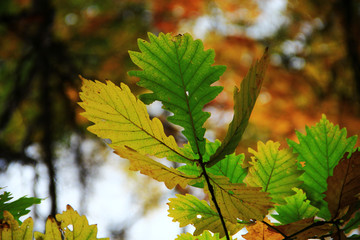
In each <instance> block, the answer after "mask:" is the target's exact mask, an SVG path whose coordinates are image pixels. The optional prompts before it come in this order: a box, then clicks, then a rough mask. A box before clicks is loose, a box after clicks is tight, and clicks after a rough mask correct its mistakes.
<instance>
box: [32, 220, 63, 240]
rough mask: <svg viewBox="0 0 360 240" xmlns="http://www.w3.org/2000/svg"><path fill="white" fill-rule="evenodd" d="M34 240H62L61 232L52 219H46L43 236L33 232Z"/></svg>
mask: <svg viewBox="0 0 360 240" xmlns="http://www.w3.org/2000/svg"><path fill="white" fill-rule="evenodd" d="M34 235H35V239H36V240H62V238H61V231H60V229H59V226H58V224H57V222H56V220H55V219H54V218H53V217H48V219H47V220H46V224H45V234H44V233H40V232H35V234H34Z"/></svg>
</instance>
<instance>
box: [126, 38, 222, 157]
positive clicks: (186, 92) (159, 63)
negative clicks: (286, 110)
mask: <svg viewBox="0 0 360 240" xmlns="http://www.w3.org/2000/svg"><path fill="white" fill-rule="evenodd" d="M148 36H149V39H150V42H146V41H144V40H141V39H140V40H139V41H138V45H139V49H140V50H141V52H133V51H130V52H129V53H130V57H131V59H132V61H133V62H134V63H135V64H136V65H137V66H139V67H140V68H141V69H143V71H130V72H129V75H130V76H136V77H139V78H140V81H139V82H138V85H140V86H142V87H145V88H147V89H149V90H151V91H152V93H146V94H143V95H141V96H140V99H141V100H143V101H144V103H146V104H149V103H151V102H153V101H155V100H159V101H161V102H162V104H163V106H164V108H165V109H166V110H168V111H170V112H172V113H174V115H173V116H170V117H168V120H169V121H170V122H172V123H174V124H177V125H179V126H181V127H183V128H184V131H183V134H184V135H185V137H186V138H187V139H188V141H189V143H190V145H191V147H192V149H193V151H194V153H201V154H202V153H204V151H205V139H204V133H205V129H204V128H203V127H202V126H203V124H204V122H205V121H206V120H207V119H208V118H209V116H210V113H208V112H203V111H202V109H203V107H204V105H205V104H207V103H208V102H210V101H211V100H213V99H214V98H215V97H216V96H217V95H218V94H219V93H220V92H221V91H222V87H219V86H210V85H211V84H212V83H214V82H215V81H217V80H218V79H219V77H220V76H221V75H222V74H223V72H224V71H225V69H226V67H225V66H211V65H212V64H213V63H214V57H215V53H214V51H213V50H207V51H204V46H203V44H202V42H201V41H200V40H195V41H194V40H193V39H192V37H191V36H190V34H185V35H178V36H176V37H172V36H171V34H166V35H165V34H163V33H160V34H159V36H158V37H156V36H155V35H153V34H151V33H149V35H148Z"/></svg>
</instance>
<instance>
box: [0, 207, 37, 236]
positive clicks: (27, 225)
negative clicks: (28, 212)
mask: <svg viewBox="0 0 360 240" xmlns="http://www.w3.org/2000/svg"><path fill="white" fill-rule="evenodd" d="M1 214H3V217H2V220H1V221H0V239H4V240H7V239H14V240H32V239H33V227H34V222H33V220H32V218H31V217H29V218H27V219H26V220H25V221H24V222H23V223H22V224H21V225H20V226H19V222H18V220H16V219H15V218H14V216H13V215H12V214H11V213H10V212H8V211H4V212H3V211H1Z"/></svg>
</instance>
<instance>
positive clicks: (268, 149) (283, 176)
mask: <svg viewBox="0 0 360 240" xmlns="http://www.w3.org/2000/svg"><path fill="white" fill-rule="evenodd" d="M279 147H280V143H278V142H273V141H268V142H266V144H264V143H263V142H260V141H259V142H258V144H257V151H255V150H254V149H251V148H249V153H252V154H253V155H254V157H252V161H251V162H250V164H251V165H252V166H251V167H250V168H249V174H248V175H247V176H246V178H245V180H244V182H245V183H246V184H248V185H250V186H253V187H262V189H263V191H264V192H268V193H270V197H271V198H272V201H273V202H274V203H279V204H285V203H286V201H285V197H288V196H291V195H293V194H294V193H295V192H294V191H293V190H292V189H293V188H294V187H298V186H300V185H301V183H302V182H301V181H300V180H298V177H299V176H300V175H301V174H302V173H303V171H301V170H298V169H297V167H296V156H295V154H293V153H292V152H291V150H290V149H286V148H285V149H281V150H279Z"/></svg>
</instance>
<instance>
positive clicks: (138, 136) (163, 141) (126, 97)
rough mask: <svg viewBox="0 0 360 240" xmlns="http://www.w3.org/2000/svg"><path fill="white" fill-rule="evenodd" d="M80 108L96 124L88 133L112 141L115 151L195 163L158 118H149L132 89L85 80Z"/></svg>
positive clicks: (143, 105)
mask: <svg viewBox="0 0 360 240" xmlns="http://www.w3.org/2000/svg"><path fill="white" fill-rule="evenodd" d="M82 80H83V85H82V88H81V90H82V92H81V93H80V98H81V99H82V101H83V102H81V103H79V105H80V106H81V107H82V108H84V109H85V112H84V113H83V116H85V117H86V118H87V119H89V120H90V121H92V122H93V123H95V124H94V125H92V126H90V127H89V128H88V130H89V131H90V132H92V133H94V134H96V135H97V136H99V137H101V138H105V139H110V140H111V144H110V146H111V147H112V148H114V147H124V146H128V147H130V148H132V149H134V150H135V151H137V152H139V153H141V154H149V155H153V156H156V157H158V158H164V157H167V158H168V159H169V160H172V161H176V162H192V158H191V155H190V154H189V153H185V152H183V151H181V149H180V148H179V147H178V145H177V143H176V141H175V139H174V137H173V136H169V137H167V136H166V135H165V132H164V128H163V125H162V123H161V121H160V120H159V119H158V118H153V119H152V120H151V119H150V117H149V114H148V113H147V111H146V106H145V104H144V103H143V102H142V101H140V100H139V99H137V98H136V97H135V96H134V95H133V94H132V93H131V91H130V89H129V87H128V86H127V85H126V84H124V83H121V85H120V87H117V86H115V84H114V83H112V82H111V81H107V84H104V83H101V82H99V81H95V82H94V81H90V80H86V79H84V78H82Z"/></svg>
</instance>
